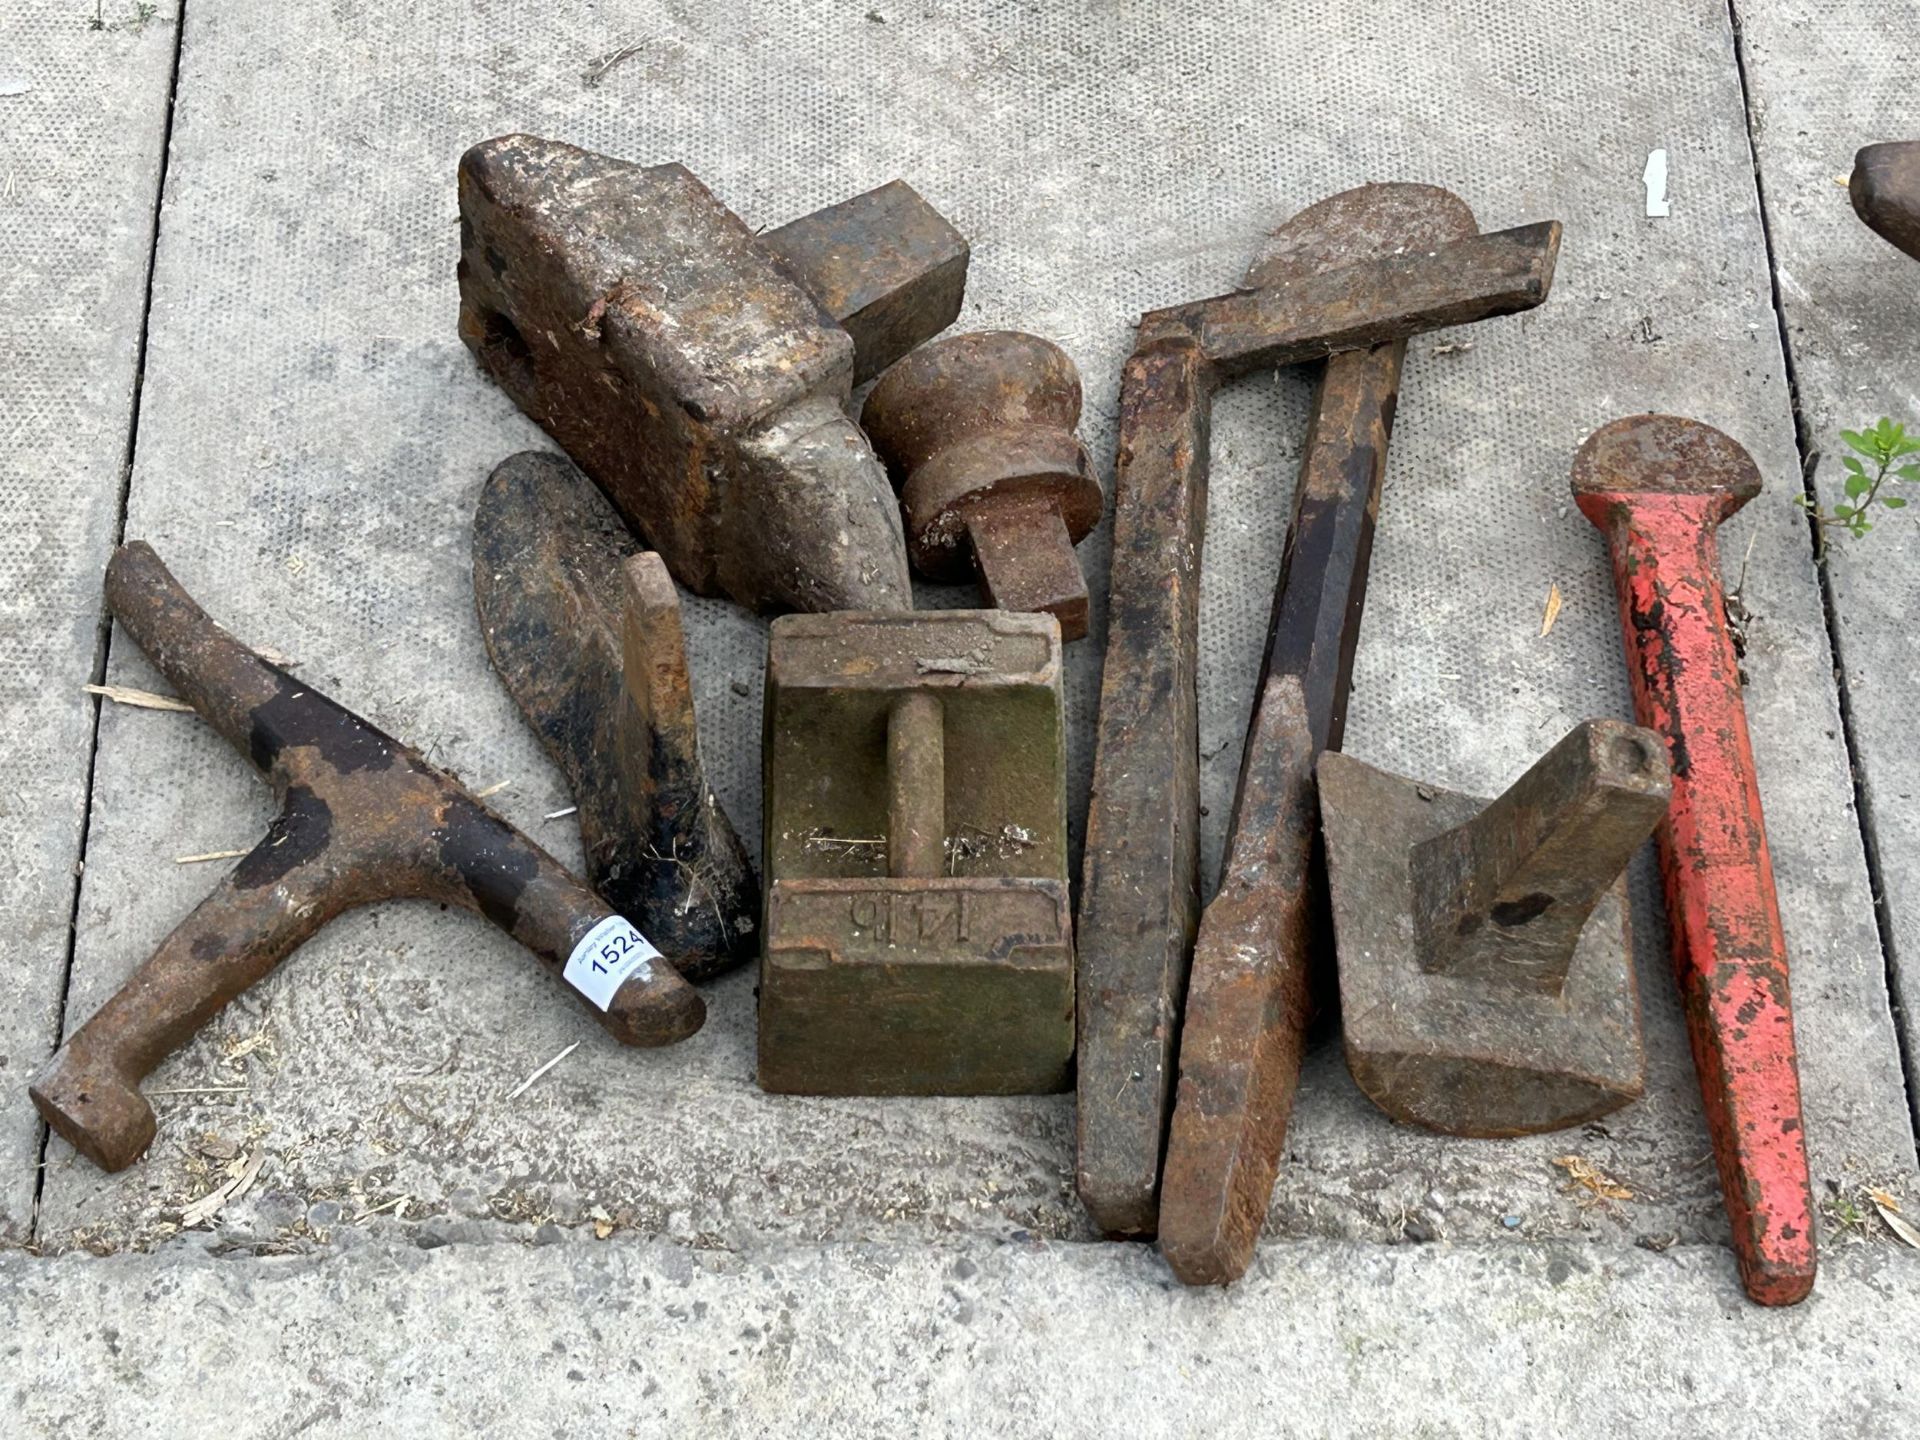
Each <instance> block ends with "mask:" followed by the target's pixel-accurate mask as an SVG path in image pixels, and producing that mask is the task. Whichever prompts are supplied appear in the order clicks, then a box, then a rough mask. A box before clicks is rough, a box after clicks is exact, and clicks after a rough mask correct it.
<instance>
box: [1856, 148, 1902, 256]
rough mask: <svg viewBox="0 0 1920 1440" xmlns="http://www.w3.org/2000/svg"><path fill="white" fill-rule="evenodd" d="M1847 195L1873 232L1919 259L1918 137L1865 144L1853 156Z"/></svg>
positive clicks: (1857, 212)
mask: <svg viewBox="0 0 1920 1440" xmlns="http://www.w3.org/2000/svg"><path fill="white" fill-rule="evenodd" d="M1847 194H1848V196H1849V197H1850V198H1851V199H1852V201H1853V211H1854V213H1855V214H1856V215H1858V216H1859V217H1860V218H1861V219H1862V220H1864V221H1866V222H1867V224H1868V226H1870V227H1871V228H1872V230H1873V232H1874V233H1875V234H1876V235H1878V236H1880V238H1881V239H1883V240H1885V241H1887V242H1888V243H1889V244H1891V245H1897V246H1899V248H1900V249H1902V250H1904V251H1906V252H1907V254H1909V255H1911V256H1912V257H1913V258H1914V259H1916V260H1920V140H1894V141H1888V142H1887V143H1885V144H1881V145H1868V146H1866V147H1865V148H1864V149H1862V150H1861V151H1860V153H1859V154H1858V155H1856V156H1854V157H1853V174H1852V176H1851V177H1849V178H1848V180H1847Z"/></svg>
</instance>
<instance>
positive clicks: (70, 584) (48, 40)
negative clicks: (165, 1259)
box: [0, 0, 176, 1239]
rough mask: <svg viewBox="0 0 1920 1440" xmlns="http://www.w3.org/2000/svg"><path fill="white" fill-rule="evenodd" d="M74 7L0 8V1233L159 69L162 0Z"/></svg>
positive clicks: (38, 1027) (147, 183) (102, 512)
mask: <svg viewBox="0 0 1920 1440" xmlns="http://www.w3.org/2000/svg"><path fill="white" fill-rule="evenodd" d="M89 8H90V7H88V6H86V5H81V4H75V3H73V0H13V3H10V4H9V5H8V7H7V18H6V22H5V24H4V26H0V135H4V136H5V137H6V138H5V141H4V142H0V515H4V516H5V518H6V523H5V525H4V526H0V774H3V775H4V776H5V777H6V779H5V784H4V785H0V934H4V935H5V936H7V938H8V944H9V946H10V949H11V955H10V958H9V959H8V961H7V963H6V964H5V965H4V966H0V1089H3V1090H4V1091H5V1094H6V1096H7V1103H6V1104H5V1105H4V1106H0V1239H4V1238H7V1237H14V1238H24V1237H25V1235H26V1233H27V1230H28V1227H29V1224H30V1222H31V1211H32V1207H33V1196H34V1191H35V1189H36V1188H37V1180H38V1173H39V1172H38V1171H37V1170H36V1168H35V1167H36V1165H37V1164H38V1162H39V1158H40V1140H41V1133H42V1132H41V1127H40V1123H39V1117H38V1116H36V1115H35V1114H34V1113H33V1109H32V1107H31V1106H29V1105H28V1104H27V1103H26V1084H27V1079H28V1077H29V1076H30V1075H32V1074H33V1072H34V1071H35V1070H36V1069H38V1068H39V1066H40V1064H41V1062H42V1061H44V1060H45V1059H46V1057H47V1055H48V1053H49V1052H50V1051H51V1049H52V1047H53V1043H54V1041H55V1040H56V1039H57V1038H58V1037H59V1031H60V1019H59V1015H60V997H61V992H62V989H63V988H64V986H65V983H66V969H67V959H68V953H69V939H68V937H69V934H70V932H69V929H68V924H69V921H70V920H71V919H72V917H73V891H74V883H75V874H76V870H75V865H76V863H77V862H78V860H79V858H80V837H81V830H82V825H83V821H84V819H85V811H86V794H87V772H88V769H89V768H90V766H91V763H92V756H93V724H94V705H95V702H94V701H93V700H91V699H90V698H89V697H88V696H87V695H86V694H84V693H83V692H82V690H81V688H80V687H81V686H83V685H85V684H86V683H87V682H88V681H90V680H92V679H94V678H95V674H94V671H95V667H96V665H97V664H98V662H99V654H100V608H101V605H100V570H101V567H102V566H103V565H104V564H105V562H106V557H107V552H108V551H109V550H110V549H111V548H112V546H113V536H114V532H115V529H116V527H117V526H118V524H119V520H120V496H121V489H122V481H123V478H124V476H125V473H126V471H125V462H126V450H127V429H128V425H129V423H130V420H131V417H132V413H133V402H134V385H135V372H136V369H137V359H138V352H139V343H140V329H141V318H142V316H143V315H144V314H145V310H146V282H147V261H148V258H149V256H150V254H151V252H152V247H153V220H154V207H155V204H156V202H157V199H158V190H159V172H160V160H161V155H160V151H161V144H162V137H163V136H164V135H165V133H166V116H167V95H168V91H169V89H170V86H171V78H172V72H173V54H174V14H175V9H176V6H175V3H174V0H164V3H161V4H159V5H148V6H144V7H139V8H136V7H135V6H133V5H129V4H123V3H119V0H115V3H113V4H111V5H108V6H105V7H103V8H102V11H101V24H100V26H99V28H95V27H94V26H92V25H91V24H90V23H89V20H90V17H89V16H88V15H87V13H86V12H87V10H88V9H89ZM143 10H144V11H145V12H149V13H146V14H144V15H143V13H142V12H143Z"/></svg>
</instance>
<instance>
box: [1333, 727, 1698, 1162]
mask: <svg viewBox="0 0 1920 1440" xmlns="http://www.w3.org/2000/svg"><path fill="white" fill-rule="evenodd" d="M1318 773H1319V782H1320V823H1321V826H1322V829H1323V831H1324V833H1325V836H1326V854H1327V876H1328V885H1329V889H1330V891H1331V894H1332V901H1333V916H1334V925H1335V929H1336V930H1337V932H1338V936H1339V951H1340V967H1339V968H1340V1010H1341V1016H1342V1022H1343V1026H1344V1029H1345V1033H1346V1050H1347V1065H1348V1068H1349V1069H1351V1070H1352V1071H1353V1076H1354V1079H1355V1080H1356V1081H1357V1082H1358V1083H1359V1085H1360V1088H1361V1089H1362V1090H1364V1091H1365V1092H1366V1093H1367V1095H1368V1097H1369V1098H1370V1099H1372V1100H1373V1102H1374V1103H1375V1104H1376V1105H1378V1106H1379V1107H1380V1108H1381V1109H1383V1110H1385V1111H1386V1112H1387V1113H1388V1114H1389V1115H1391V1116H1393V1117H1394V1119H1396V1120H1400V1121H1403V1122H1405V1123H1408V1124H1414V1125H1424V1126H1426V1127H1427V1128H1428V1129H1430V1130H1440V1131H1444V1132H1445V1133H1447V1134H1451V1135H1473V1136H1482V1137H1488V1136H1504V1135H1529V1134H1534V1133H1537V1132H1540V1131H1546V1130H1559V1129H1563V1128H1565V1127H1566V1126H1569V1125H1577V1124H1580V1123H1582V1122H1583V1121H1587V1120H1593V1119H1597V1118H1598V1117H1600V1116H1602V1115H1605V1114H1607V1113H1608V1112H1609V1111H1612V1110H1617V1109H1618V1108H1619V1107H1620V1106H1622V1105H1625V1104H1627V1103H1628V1102H1629V1101H1631V1100H1635V1099H1638V1098H1639V1096H1640V1093H1641V1091H1642V1089H1643V1088H1644V1085H1645V1074H1646V1063H1645V1057H1644V1052H1643V1051H1642V1048H1641V1043H1640V992H1639V990H1638V989H1637V988H1636V986H1635V983H1634V974H1633V947H1632V944H1631V941H1630V937H1629V934H1628V928H1627V887H1626V881H1625V878H1624V871H1625V869H1626V865H1627V862H1628V861H1629V860H1630V859H1632V858H1633V853H1634V851H1636V850H1638V849H1639V848H1640V846H1642V845H1643V844H1645V843H1646V840H1647V837H1648V836H1649V835H1651V834H1652V833H1653V827H1654V826H1655V825H1656V824H1658V823H1659V821H1660V817H1661V816H1662V815H1664V814H1665V813H1666V808H1667V797H1668V794H1669V789H1668V780H1667V762H1666V756H1665V754H1664V752H1663V750H1662V748H1661V744H1660V737H1659V736H1657V735H1655V734H1654V733H1653V732H1652V731H1649V730H1640V729H1637V728H1636V727H1634V726H1632V725H1627V724H1624V723H1622V722H1620V721H1617V720H1590V721H1587V722H1586V723H1585V724H1583V725H1580V726H1577V727H1576V728H1575V729H1574V730H1573V731H1572V733H1570V734H1569V735H1568V736H1567V737H1566V738H1565V739H1563V740H1562V741H1561V742H1560V743H1559V744H1558V745H1556V746H1554V748H1553V749H1551V750H1549V751H1548V752H1547V753H1546V754H1545V755H1544V756H1542V757H1541V758H1540V759H1539V760H1538V761H1536V762H1535V763H1534V765H1533V766H1532V767H1531V768H1529V769H1528V771H1527V772H1526V774H1524V775H1522V776H1521V777H1520V778H1519V779H1518V780H1516V781H1515V782H1514V783H1513V784H1512V785H1511V786H1509V787H1508V788H1507V790H1506V791H1505V793H1503V794H1502V795H1501V796H1500V797H1499V798H1498V799H1496V800H1493V801H1484V800H1476V799H1473V798H1471V797H1469V796H1465V795H1459V794H1456V793H1454V792H1453V791H1451V790H1443V789H1441V788H1439V787H1438V786H1433V785H1423V784H1420V783H1418V782H1416V781H1413V780H1407V779H1403V778H1401V777H1400V776H1398V775H1390V774H1388V773H1387V772H1386V771H1384V770H1376V769H1375V768H1374V767H1372V766H1371V765H1366V764H1363V763H1361V762H1360V761H1358V760H1354V759H1352V758H1350V757H1348V756H1345V755H1338V754H1331V753H1329V754H1326V755H1323V756H1321V757H1320V762H1319V767H1318Z"/></svg>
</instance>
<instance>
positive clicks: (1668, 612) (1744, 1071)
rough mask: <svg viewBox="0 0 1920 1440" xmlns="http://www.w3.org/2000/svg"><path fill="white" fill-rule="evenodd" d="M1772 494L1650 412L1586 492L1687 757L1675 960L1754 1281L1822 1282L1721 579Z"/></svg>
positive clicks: (1584, 476) (1676, 423)
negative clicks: (1765, 495)
mask: <svg viewBox="0 0 1920 1440" xmlns="http://www.w3.org/2000/svg"><path fill="white" fill-rule="evenodd" d="M1759 493H1760V471H1759V469H1758V467H1756V466H1755V465H1754V463H1753V459H1752V457H1751V456H1749V455H1748V454H1747V452H1746V451H1745V450H1743V449H1742V448H1741V447H1740V446H1739V444H1737V443H1736V442H1735V441H1733V440H1732V439H1730V438H1728V437H1727V436H1726V435H1723V434H1722V433H1721V432H1720V431H1718V430H1715V429H1714V428H1713V427H1712V426H1709V425H1702V424H1700V423H1699V422H1698V421H1694V420H1682V419H1678V418H1676V417H1674V416H1671V415H1636V416H1632V417H1629V418H1627V419H1624V420H1616V421H1614V422H1613V423H1612V424H1611V425H1607V426H1604V427H1603V428H1601V429H1600V430H1597V431H1595V432H1594V434H1593V435H1592V436H1590V437H1589V438H1588V440H1587V442H1586V444H1584V445H1582V446H1581V447H1580V453H1579V455H1578V456H1577V457H1576V458H1575V460H1574V462H1573V495H1574V499H1575V501H1576V502H1578V504H1579V506H1580V513H1581V514H1583V515H1585V516H1586V517H1587V518H1588V519H1589V520H1591V521H1592V522H1593V523H1594V524H1595V525H1597V526H1599V527H1600V530H1601V531H1602V533H1603V534H1605V535H1606V537H1607V548H1608V550H1609V551H1610V552H1611V553H1612V558H1613V579H1614V586H1615V588H1616V589H1617V590H1618V591H1619V596H1620V629H1621V634H1622V637H1623V638H1624V640H1625V644H1626V652H1627V671H1628V678H1629V679H1630V680H1631V682H1632V685H1633V703H1634V709H1635V711H1636V712H1637V714H1638V716H1639V719H1640V723H1641V724H1642V725H1645V726H1646V727H1647V728H1648V729H1650V730H1654V731H1657V732H1658V733H1659V735H1660V737H1661V738H1662V740H1664V741H1665V742H1666V746H1667V752H1668V756H1669V758H1670V759H1671V761H1672V763H1673V805H1672V807H1671V809H1669V811H1668V812H1667V818H1666V821H1665V823H1663V824H1662V825H1661V826H1660V829H1659V831H1658V832H1657V839H1658V841H1659V850H1660V871H1661V875H1662V877H1663V879H1664V881H1665V884H1666V892H1667V918H1668V922H1669V924H1670V927H1671V929H1672V931H1673V963H1674V973H1675V975H1676V976H1677V978H1678V980H1679V982H1680V997H1681V1001H1682V1004H1683V1006H1684V1008H1685V1011H1686V1017H1687V1034H1688V1037H1689V1039H1690V1040H1691V1041H1692V1044H1693V1063H1694V1067H1695V1069H1697V1070H1698V1071H1699V1073H1700V1092H1701V1096H1702V1099H1703V1100H1704V1102H1705V1108H1706V1115H1707V1128H1708V1130H1709V1131H1710V1132H1711V1133H1712V1135H1713V1150H1714V1156H1715V1159H1716V1160H1717V1162H1718V1164H1719V1169H1720V1188H1721V1190H1722V1192H1723V1193H1724V1195H1725V1197H1726V1205H1727V1214H1728V1217H1729V1218H1730V1219H1731V1221H1732V1224H1733V1248H1734V1253H1735V1255H1736V1256H1737V1257H1738V1259H1739V1262H1740V1275H1741V1279H1742V1280H1743V1281H1744V1283H1745V1285H1746V1289H1747V1294H1748V1295H1750V1296H1752V1297H1753V1298H1754V1299H1755V1300H1757V1301H1759V1302H1760V1303H1761V1304H1763V1305H1791V1304H1793V1303H1794V1302H1795V1301H1797V1300H1801V1299H1804V1298H1805V1297H1806V1295H1807V1293H1808V1292H1809V1291H1810V1290H1812V1289H1813V1274H1814V1243H1813V1194H1812V1189H1811V1186H1810V1184H1809V1182H1808V1176H1807V1146H1806V1130H1805V1126H1804V1124H1803V1123H1802V1119H1801V1112H1800V1073H1799V1060H1798V1057H1797V1053H1796V1050H1795V1045H1794V1037H1793V1001H1792V998H1791V995H1790V993H1789V990H1788V985H1787V942H1786V935H1785V933H1784V932H1783V931H1782V929H1781V927H1780V901H1779V899H1778V897H1777V896H1776V895H1775V893H1774V887H1773V860H1772V857H1771V856H1770V855H1769V854H1768V852H1767V827H1766V820H1765V818H1764V817H1763V816H1762V815H1761V813H1760V786H1759V781H1758V778H1757V777H1756V774H1755V771H1754V766H1753V748H1752V745H1751V743H1750V742H1749V741H1748V738H1747V709H1746V704H1745V702H1744V701H1743V700H1742V698H1741V694H1740V686H1741V675H1740V663H1739V659H1738V657H1737V655H1736V654H1735V652H1734V648H1733V637H1732V635H1731V634H1730V633H1729V631H1728V629H1727V612H1726V596H1725V593H1724V591H1723V590H1722V587H1721V581H1720V550H1719V543H1718V541H1717V539H1716V537H1715V531H1716V530H1717V529H1718V528H1719V525H1720V522H1721V521H1722V520H1724V519H1726V517H1727V516H1729V515H1731V514H1733V512H1734V511H1736V510H1738V509H1739V508H1740V507H1741V506H1742V505H1745V504H1746V503H1747V502H1748V501H1749V500H1751V499H1752V498H1753V497H1754V496H1755V495H1757V494H1759Z"/></svg>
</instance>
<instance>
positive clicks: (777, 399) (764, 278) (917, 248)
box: [459, 135, 967, 610]
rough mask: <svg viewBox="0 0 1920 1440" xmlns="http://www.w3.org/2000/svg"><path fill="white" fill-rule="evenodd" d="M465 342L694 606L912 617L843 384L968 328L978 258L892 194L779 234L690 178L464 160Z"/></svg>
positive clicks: (523, 138)
mask: <svg viewBox="0 0 1920 1440" xmlns="http://www.w3.org/2000/svg"><path fill="white" fill-rule="evenodd" d="M460 217H461V259H460V269H459V275H460V334H461V337H462V338H463V339H464V340H465V341H466V342H467V344H468V346H470V347H471V348H472V350H473V352H474V353H475V355H477V356H478V357H479V359H480V363H481V364H482V366H484V367H485V369H486V370H487V372H488V373H489V374H490V375H492V376H493V378H494V379H495V380H496V381H497V382H499V384H500V386H501V388H503V389H504V390H506V392H507V393H508V394H509V395H511V396H512V397H513V399H514V401H515V402H516V403H517V404H518V405H519V406H520V408H521V409H523V410H525V411H526V412H527V414H529V415H530V416H532V417H533V418H534V419H535V420H537V421H538V422H539V423H540V424H541V425H543V426H545V427H546V429H547V431H548V433H549V434H551V435H552V436H553V437H554V439H556V440H557V441H559V442H560V444H561V445H562V447H564V448H565V449H566V451H567V453H568V454H570V455H571V456H572V457H573V458H574V459H575V460H576V461H577V462H578V463H579V464H580V466H581V468H582V469H584V470H585V471H586V472H587V473H588V474H589V475H591V476H592V477H593V478H594V480H595V481H596V482H598V483H599V485H600V486H601V488H603V489H604V490H605V491H606V492H607V494H608V496H609V497H611V499H612V500H613V502H614V504H615V505H616V506H617V507H618V508H619V510H620V513H621V514H622V515H624V516H625V517H626V518H627V520H628V521H630V522H631V523H632V524H633V525H634V526H635V528H637V529H638V530H639V532H640V533H641V534H642V535H643V536H645V537H646V539H647V542H648V543H649V544H650V545H651V546H652V547H653V549H655V550H657V551H658V552H659V553H660V554H661V556H662V557H663V558H664V559H665V560H666V562H667V566H668V568H669V569H670V570H671V571H672V572H673V575H674V578H675V579H677V580H679V581H680V583H681V584H683V585H686V586H688V587H689V588H690V589H693V590H696V591H698V592H699V593H701V594H703V595H726V596H729V597H731V598H732V599H734V600H737V601H739V602H740V603H741V604H743V605H748V606H751V607H753V608H755V609H762V610H769V609H792V610H840V609H850V608H851V609H882V610H883V609H904V608H907V607H909V606H910V605H911V596H910V590H909V583H908V579H907V564H906V551H905V545H904V541H903V537H902V535H901V530H900V515H899V507H898V505H897V504H896V503H895V501H894V498H893V492H892V487H891V486H890V485H888V483H887V477H886V474H885V472H884V471H883V469H882V468H881V465H880V463H879V461H878V460H877V459H876V458H875V457H874V454H873V451H872V450H871V448H869V446H868V444H867V441H866V439H865V437H864V436H863V435H861V433H860V431H859V428H858V427H857V426H856V425H855V424H854V423H853V421H852V419H850V418H849V416H848V415H847V413H846V409H845V407H846V405H847V404H848V402H849V399H850V396H851V392H852V387H853V386H854V385H855V384H857V383H859V382H860V381H861V380H863V379H864V378H866V377H868V376H870V375H874V374H877V373H878V372H879V371H880V370H881V369H883V368H885V366H886V365H888V364H889V363H891V362H892V361H893V360H894V359H896V358H898V357H899V356H900V355H902V354H905V353H906V351H908V350H910V349H912V348H913V346H914V345H916V344H918V343H920V342H921V341H923V340H925V339H927V338H929V337H930V336H933V335H936V334H938V333H939V332H940V331H941V330H943V329H945V328H946V327H947V326H948V325H949V324H951V323H952V321H953V318H954V316H955V315H957V314H958V313H959V310H960V297H961V293H962V291H963V290H964V288H965V285H966V271H967V246H966V242H965V241H964V240H962V239H961V238H960V236H959V235H958V234H957V233H956V232H955V231H954V229H953V227H952V226H950V225H948V224H947V222H946V221H945V220H943V219H942V218H941V217H940V215H939V214H938V213H937V212H936V211H935V210H934V209H933V208H932V207H931V206H929V205H928V204H927V203H926V202H925V201H924V200H922V199H921V198H920V197H919V196H918V195H916V194H915V193H914V192H913V190H912V189H911V188H909V187H908V186H907V185H905V184H903V183H901V182H899V181H895V182H893V183H891V184H889V185H884V186H882V187H880V188H879V189H878V190H873V191H869V192H868V193H867V194H865V195H861V196H858V197H856V198H855V199H852V200H848V201H845V202H844V203H842V204H840V205H836V206H833V207H831V208H829V209H827V210H823V211H821V212H819V213H817V214H815V215H810V216H807V217H805V218H803V219H801V220H797V221H795V222H793V224H791V225H788V226H786V227H784V228H782V229H779V230H775V231H772V232H769V233H766V234H756V233H755V232H754V231H752V230H750V229H749V228H748V227H747V225H746V224H745V222H744V221H742V220H741V219H740V218H739V217H738V216H737V215H735V214H733V212H732V211H730V210H728V209H727V208H726V207H725V206H724V205H722V204H721V203H720V202H719V201H718V200H716V199H715V198H714V196H713V195H712V193H711V192H709V191H708V190H707V188H706V187H705V186H704V185H702V184H701V183H700V182H699V181H698V180H696V179H695V178H694V177H693V176H692V175H691V174H689V173H688V172H687V171H686V170H685V169H684V168H683V167H681V166H679V165H654V166H640V165H632V164H628V163H626V162H624V161H620V160H613V159H609V158H608V157H606V156H604V155H595V154H591V153H589V152H588V151H585V150H579V149H575V148H574V147H573V146H571V145H564V144H561V143H559V142H557V141H552V140H541V139H536V138H534V137H532V136H527V135H509V136H504V137H502V138H500V139H497V140H489V141H486V142H485V143H483V144H480V145H476V146H474V147H473V149H471V150H469V151H468V152H467V153H466V155H465V156H463V157H462V159H461V161H460Z"/></svg>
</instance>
